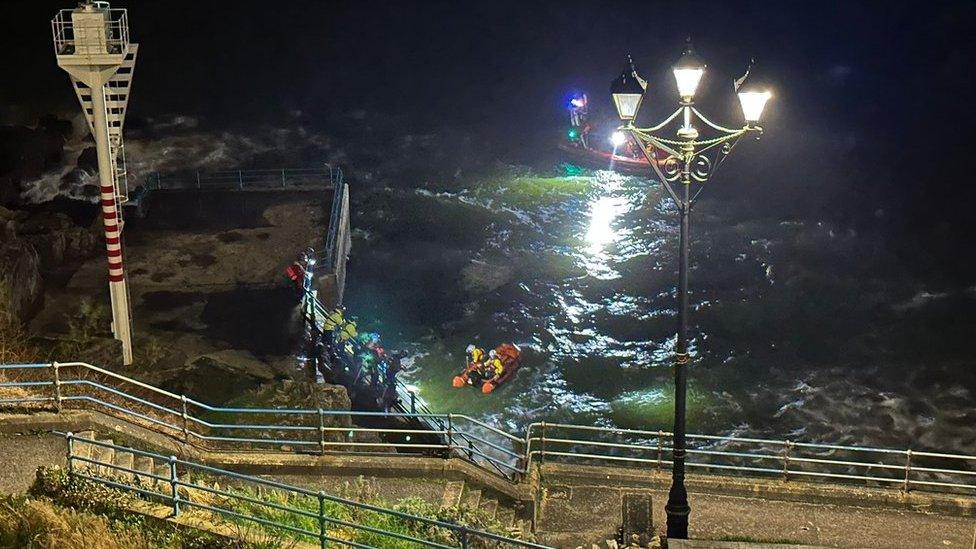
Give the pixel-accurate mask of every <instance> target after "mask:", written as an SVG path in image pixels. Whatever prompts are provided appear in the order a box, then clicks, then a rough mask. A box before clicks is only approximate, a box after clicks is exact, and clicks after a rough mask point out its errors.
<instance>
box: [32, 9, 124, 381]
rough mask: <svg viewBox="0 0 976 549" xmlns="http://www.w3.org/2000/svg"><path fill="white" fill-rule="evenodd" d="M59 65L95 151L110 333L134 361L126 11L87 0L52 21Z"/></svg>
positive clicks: (61, 12)
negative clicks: (125, 241)
mask: <svg viewBox="0 0 976 549" xmlns="http://www.w3.org/2000/svg"><path fill="white" fill-rule="evenodd" d="M51 27H52V30H53V31H54V53H55V55H56V56H57V60H58V66H60V67H61V68H62V69H64V70H65V71H67V72H68V74H69V75H70V77H71V83H72V87H73V88H74V90H75V93H76V94H77V95H78V100H79V101H80V102H81V106H82V109H83V110H84V111H85V118H86V119H87V120H88V125H89V128H90V129H91V132H92V135H93V136H94V138H95V149H96V151H97V152H98V179H99V186H100V189H101V193H100V197H101V206H102V220H103V222H104V225H105V248H106V252H107V254H108V285H109V286H108V287H109V292H110V294H111V297H112V332H113V333H114V334H115V338H116V339H118V340H120V341H121V342H122V362H123V364H132V320H131V314H130V308H129V288H128V285H127V283H126V278H125V267H124V262H123V251H122V250H123V247H122V228H123V226H124V223H123V221H122V208H121V205H122V203H123V202H125V201H126V199H127V196H126V193H127V186H126V172H125V153H124V149H123V146H122V126H123V124H124V122H125V111H126V107H127V105H128V100H129V90H130V88H131V83H132V72H133V69H134V67H135V58H136V52H137V50H138V45H136V44H132V43H130V42H129V26H128V19H127V14H126V11H125V10H121V9H111V8H110V7H109V5H108V2H98V1H86V2H83V3H82V4H81V5H79V6H78V7H77V8H75V9H72V10H61V11H60V12H58V14H57V15H56V16H55V18H54V19H53V20H52V21H51Z"/></svg>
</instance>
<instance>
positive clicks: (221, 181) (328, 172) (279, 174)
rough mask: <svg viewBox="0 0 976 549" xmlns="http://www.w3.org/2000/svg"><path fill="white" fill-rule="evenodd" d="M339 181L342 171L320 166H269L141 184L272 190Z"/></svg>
mask: <svg viewBox="0 0 976 549" xmlns="http://www.w3.org/2000/svg"><path fill="white" fill-rule="evenodd" d="M341 180H342V170H341V169H338V168H332V167H331V166H329V165H326V166H325V167H324V168H272V169H248V170H245V169H240V170H227V171H212V172H205V171H199V170H196V171H188V172H175V173H168V174H162V173H159V172H153V173H150V174H149V175H147V176H146V179H145V186H146V189H148V190H150V191H157V190H209V191H214V190H275V189H289V188H309V187H315V188H321V187H325V188H333V187H336V185H337V181H338V182H341Z"/></svg>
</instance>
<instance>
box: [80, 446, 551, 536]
mask: <svg viewBox="0 0 976 549" xmlns="http://www.w3.org/2000/svg"><path fill="white" fill-rule="evenodd" d="M65 438H66V440H67V443H68V452H67V464H68V474H69V475H70V476H73V477H78V478H84V479H87V480H90V481H93V482H97V483H100V484H104V485H107V486H110V487H113V488H117V489H120V490H127V491H133V492H136V493H138V494H141V495H143V496H147V497H149V498H157V499H159V500H162V501H164V502H167V503H168V504H169V505H170V506H171V507H172V509H173V516H174V517H178V516H179V515H180V513H181V512H182V510H183V508H185V507H195V508H199V509H203V510H206V511H210V512H212V513H215V514H219V515H224V516H230V517H234V518H238V519H241V520H248V521H252V522H256V523H258V524H262V525H264V526H268V527H271V528H280V529H283V530H287V531H290V532H292V533H295V534H298V535H301V536H307V537H311V538H315V539H318V540H319V542H320V544H321V546H322V547H325V546H326V542H327V541H334V542H339V543H341V544H344V545H351V546H354V547H367V548H368V547H369V546H367V545H363V544H359V543H357V542H354V541H348V540H343V539H340V538H336V537H333V536H330V535H329V529H328V525H330V524H332V525H339V526H343V527H346V528H351V529H354V530H359V531H364V532H369V533H373V534H378V535H381V536H385V537H389V538H393V539H397V540H402V541H408V542H411V543H417V544H420V545H423V546H426V547H437V548H445V549H452V548H453V547H455V546H452V545H444V544H442V543H437V542H434V541H431V540H428V539H423V538H419V537H414V536H410V535H405V534H401V533H399V532H393V531H390V530H386V529H383V528H377V527H373V526H368V525H365V524H360V523H357V522H352V521H350V520H344V519H341V518H339V517H335V516H329V515H327V514H326V512H325V509H326V507H325V502H329V503H333V504H339V505H342V506H345V507H347V508H356V509H360V510H364V511H370V512H374V513H380V514H383V515H387V516H391V517H395V518H397V519H400V520H404V521H408V522H415V523H421V524H424V525H426V526H428V527H434V528H440V529H443V530H447V531H449V532H451V533H452V534H453V535H454V536H455V537H456V538H457V539H458V544H459V545H458V546H459V547H462V548H464V547H467V546H468V543H469V542H470V541H472V540H476V539H478V538H484V539H487V540H492V541H498V542H502V543H506V544H509V545H513V546H516V547H528V548H538V549H548V546H545V545H540V544H537V543H532V542H529V541H525V540H520V539H515V538H510V537H506V536H502V535H499V534H494V533H491V532H486V531H484V530H478V529H474V528H468V527H467V526H465V525H463V524H456V523H451V522H444V521H442V520H438V519H434V518H429V517H423V516H419V515H412V514H409V513H403V512H401V511H396V510H393V509H387V508H384V507H379V506H377V505H371V504H368V503H362V502H359V501H355V500H351V499H348V498H343V497H340V496H335V495H330V494H326V493H325V492H323V491H318V492H313V491H311V490H307V489H304V488H300V487H297V486H292V485H289V484H285V483H282V482H277V481H274V480H269V479H266V478H261V477H255V476H250V475H244V474H241V473H235V472H233V471H228V470H226V469H220V468H217V467H212V466H209V465H204V464H202V463H197V462H193V461H188V460H183V459H180V458H177V457H176V456H163V455H160V454H156V453H153V452H147V451H145V450H138V449H135V448H129V447H126V446H120V445H117V444H114V443H111V442H105V441H101V440H96V439H89V438H79V437H76V436H75V435H73V434H72V433H70V432H69V433H66V434H65ZM77 444H89V445H92V446H98V447H100V448H106V449H110V450H112V451H113V452H128V453H131V454H133V455H136V456H140V457H145V458H150V459H152V460H153V461H154V462H155V463H161V464H167V465H169V467H168V471H169V476H168V477H163V476H160V475H156V474H154V473H152V472H143V471H138V470H136V469H134V468H131V467H125V466H122V465H118V464H116V463H114V462H112V461H100V460H97V459H93V458H88V457H85V456H83V455H78V454H76V452H75V446H76V445H77ZM76 462H81V463H83V464H90V465H95V466H97V467H96V468H95V469H94V471H93V470H92V468H88V469H87V470H86V471H85V472H82V471H79V470H77V467H76V465H75V463H76ZM181 469H182V470H183V475H180V470H181ZM102 471H106V472H108V473H103V472H102ZM189 471H199V472H202V473H205V474H207V475H210V476H213V477H217V478H219V479H229V480H231V481H236V482H246V483H249V484H251V485H257V486H263V487H268V488H272V489H274V490H277V491H280V492H284V493H287V494H289V495H290V496H304V497H307V498H310V499H312V500H313V501H314V500H317V501H318V512H316V513H313V512H310V511H307V510H305V509H299V508H296V507H292V506H288V505H279V504H276V503H274V502H270V501H265V500H262V499H260V498H253V497H249V496H247V495H245V494H244V493H240V492H231V491H228V490H222V489H220V488H219V485H220V484H223V485H229V484H231V483H230V482H223V481H221V482H219V483H216V484H214V486H212V487H211V486H207V485H206V484H202V483H199V482H193V479H192V478H190V477H189V475H188V474H187V473H188V472H189ZM116 472H122V473H125V474H129V475H138V476H145V477H148V478H152V479H155V480H158V481H160V482H163V483H165V484H167V485H168V486H169V488H170V489H169V490H168V491H167V492H168V493H164V492H163V491H156V490H152V489H147V488H144V487H141V486H135V485H132V484H129V483H124V482H119V481H118V480H117V479H118V478H120V477H122V475H118V474H116ZM180 488H191V489H193V490H200V491H203V492H206V493H209V494H213V495H217V496H223V497H225V498H233V499H237V500H243V501H247V502H248V503H251V504H254V505H259V506H263V507H267V508H270V509H274V510H276V511H281V512H284V513H290V514H294V515H298V516H301V517H306V518H312V519H317V521H318V524H319V529H318V531H317V532H313V531H311V530H306V529H304V528H297V527H294V526H291V525H289V524H285V523H283V522H279V521H275V520H271V519H267V518H262V517H257V516H253V515H248V514H244V513H239V512H237V511H234V510H232V509H227V508H225V507H221V506H219V505H220V504H221V500H220V499H215V500H214V503H213V504H212V505H208V504H204V503H200V502H195V501H193V500H192V499H190V498H189V497H186V498H184V497H183V496H182V495H181V494H180V491H179V489H180Z"/></svg>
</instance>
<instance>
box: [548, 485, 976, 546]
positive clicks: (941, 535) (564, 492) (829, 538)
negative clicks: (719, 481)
mask: <svg viewBox="0 0 976 549" xmlns="http://www.w3.org/2000/svg"><path fill="white" fill-rule="evenodd" d="M548 490H549V497H547V499H546V501H545V504H544V505H543V506H542V509H541V513H540V515H541V516H540V520H539V522H538V524H537V531H539V532H541V533H540V534H539V536H538V537H539V540H540V541H542V542H544V543H549V544H552V545H555V546H558V547H576V546H579V545H584V546H586V547H588V546H589V545H588V544H590V543H600V542H601V541H603V540H606V539H608V537H610V535H611V534H612V533H613V532H614V531H615V530H616V528H617V527H619V525H620V524H621V522H622V518H621V505H622V498H623V494H625V493H627V494H634V493H642V494H650V495H651V497H652V501H653V515H654V526H655V529H656V530H657V531H658V532H659V533H662V532H663V531H664V529H665V524H666V518H665V513H664V503H665V501H666V500H667V491H666V490H655V489H639V488H621V487H609V488H608V487H606V486H596V485H579V484H577V485H568V484H563V485H560V484H549V485H548ZM689 499H690V501H691V505H692V514H691V523H690V532H689V533H690V535H691V537H692V538H698V539H712V540H730V541H735V540H742V541H762V542H778V543H791V544H797V545H815V546H817V545H819V546H827V547H865V548H868V547H870V548H876V547H877V548H893V549H894V548H899V549H900V548H906V547H912V548H923V547H955V548H962V549H971V548H972V543H973V528H974V526H976V519H972V518H961V517H953V516H941V515H938V514H928V513H924V512H915V511H908V510H901V509H887V508H871V507H856V506H849V505H836V504H813V503H799V502H792V501H777V500H771V499H762V498H755V497H739V496H719V495H710V494H701V493H694V492H692V493H690V494H689ZM581 530H582V531H581Z"/></svg>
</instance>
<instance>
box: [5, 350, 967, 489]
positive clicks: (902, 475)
mask: <svg viewBox="0 0 976 549" xmlns="http://www.w3.org/2000/svg"><path fill="white" fill-rule="evenodd" d="M65 369H67V370H68V371H70V372H72V374H69V375H65V371H66V370H65ZM4 373H6V374H8V375H7V378H8V379H7V380H6V381H3V382H0V387H2V388H7V389H9V388H20V389H23V390H24V394H23V395H16V396H9V397H5V398H0V406H11V405H14V406H33V405H37V404H53V405H54V406H55V408H56V409H57V410H58V411H60V410H62V409H63V407H64V406H66V405H68V404H70V403H77V404H79V405H84V406H86V407H91V408H96V409H103V410H107V411H109V412H110V413H113V414H115V415H116V416H118V417H121V418H122V419H124V420H127V421H130V422H132V423H134V424H148V427H150V428H152V429H155V430H157V431H160V432H163V433H165V434H168V435H171V436H174V437H175V438H178V439H182V441H183V442H185V443H189V444H198V445H199V444H202V443H222V444H229V445H231V447H232V448H234V449H242V448H245V449H246V448H248V447H250V446H254V445H273V446H285V445H286V446H291V447H293V448H309V447H314V448H318V450H319V451H320V452H322V453H329V452H357V453H362V452H364V451H365V452H369V451H370V450H376V449H381V448H396V449H407V450H409V449H414V450H432V451H443V452H445V457H448V458H453V457H457V458H461V459H464V460H466V461H471V462H472V463H474V464H475V465H479V466H486V467H485V470H487V471H490V472H494V473H496V474H498V475H499V476H500V477H502V478H506V479H508V480H514V481H518V480H519V476H520V474H524V473H527V472H529V471H530V469H531V467H532V465H533V464H534V465H536V466H541V465H544V464H545V462H546V460H547V459H551V458H556V459H557V461H571V462H573V463H593V462H597V463H598V462H604V463H618V464H626V463H633V464H657V466H658V467H663V466H666V465H670V464H671V461H670V460H669V459H668V458H669V457H670V454H671V452H672V446H671V439H672V438H673V434H672V433H670V432H667V431H651V430H640V429H616V428H607V427H596V426H590V425H571V424H563V423H548V422H537V423H532V424H530V425H529V426H528V428H527V429H526V432H525V436H524V437H517V436H515V435H512V434H509V433H506V432H505V431H502V430H500V429H497V428H495V427H492V426H490V425H487V424H485V423H484V422H482V421H479V420H476V419H474V418H470V417H468V416H466V415H463V414H427V413H399V412H389V413H387V412H356V411H345V410H316V409H274V408H223V407H219V406H212V405H209V404H206V403H202V402H199V401H197V400H194V399H191V398H188V397H186V396H185V395H177V394H175V393H172V392H170V391H166V390H164V389H159V388H157V387H154V386H152V385H149V384H146V383H143V382H140V381H138V380H135V379H131V378H128V377H126V376H123V375H120V374H116V373H113V372H111V371H109V370H106V369H104V368H99V367H97V366H93V365H90V364H87V363H84V362H67V363H50V364H6V365H0V374H4ZM11 373H12V374H15V375H14V376H10V375H9V374H11ZM91 374H96V375H99V376H103V377H104V379H101V380H98V379H90V378H85V377H84V376H85V375H91ZM48 376H50V377H48ZM112 381H116V382H119V383H118V384H115V386H112V385H110V384H109V383H111V382H112ZM121 384H126V385H125V386H122V385H121ZM133 387H135V388H139V389H141V390H143V391H145V392H146V393H148V395H155V396H156V397H161V398H163V399H165V401H162V402H159V401H157V402H154V401H152V400H149V399H148V398H149V396H147V395H145V394H143V395H142V396H139V395H136V394H133V393H132V389H131V388H133ZM102 393H104V394H107V395H110V396H111V397H113V398H109V397H104V396H103V394H102ZM167 401H168V402H167ZM195 410H202V411H204V412H206V413H209V414H219V415H221V419H220V420H219V421H214V420H213V419H210V420H208V419H204V418H200V417H196V416H195V414H194V411H195ZM260 415H267V416H269V418H268V420H266V421H267V422H266V423H262V422H261V420H262V419H263V418H260V417H258V418H257V421H255V420H249V419H248V418H250V417H255V416H260ZM377 416H386V417H390V418H394V419H396V418H400V419H403V420H416V419H423V420H429V421H431V422H434V423H433V424H432V425H439V427H433V426H432V428H431V429H423V428H421V429H401V428H366V427H352V426H335V425H326V424H325V423H324V422H325V420H326V419H327V418H335V417H350V418H356V417H364V418H370V417H377ZM286 418H306V419H311V420H314V421H311V422H310V423H314V424H308V423H305V422H304V420H302V424H300V425H295V424H287V423H285V424H281V421H282V420H284V419H286ZM234 421H240V422H239V423H235V422H234ZM316 422H317V423H316ZM475 428H477V429H484V430H485V431H486V432H487V433H489V434H490V435H489V436H491V437H498V439H497V440H494V438H493V439H492V440H489V439H488V438H485V437H484V436H479V435H478V434H475V433H473V432H470V430H471V429H475ZM465 430H468V432H465ZM343 432H348V433H350V434H353V435H354V434H355V433H362V432H364V433H373V434H377V435H382V434H396V435H434V436H444V435H447V437H446V438H447V440H446V441H445V440H443V439H441V440H433V439H432V438H431V437H430V436H428V437H427V438H426V439H422V438H421V437H419V436H418V439H420V440H415V441H409V440H404V441H383V442H370V441H361V440H352V437H348V439H345V438H339V439H337V440H331V439H329V438H327V436H326V435H327V434H335V433H343ZM313 433H315V434H316V435H317V436H309V437H308V438H305V439H302V438H300V437H301V435H304V434H308V435H311V434H313ZM566 433H577V434H575V435H574V434H566ZM292 434H293V435H296V436H292ZM583 434H585V435H586V436H582V435H583ZM262 435H263V436H262ZM687 437H688V440H689V441H691V442H692V447H690V448H688V449H687V453H688V455H689V457H690V458H692V459H691V460H690V461H689V463H688V466H689V467H698V468H701V469H706V470H707V469H716V470H724V471H735V472H740V473H752V474H775V475H779V476H781V477H782V478H784V479H786V480H790V479H791V478H797V477H811V478H826V479H834V480H856V481H866V482H878V483H884V484H899V485H901V488H902V490H904V491H908V490H911V489H929V488H933V489H934V488H938V489H951V490H962V491H964V492H966V493H973V491H974V490H976V456H974V455H965V454H956V453H946V452H931V451H915V450H911V449H906V450H897V449H892V448H876V447H867V446H843V445H837V444H822V443H816V442H805V441H790V440H767V439H759V438H748V437H735V436H723V435H700V434H692V435H688V436H687ZM502 441H508V442H511V443H512V446H511V448H506V447H505V446H504V445H503V444H502ZM475 443H477V444H475ZM695 443H697V445H696V444H695ZM205 447H206V446H205ZM206 448H207V449H208V450H214V451H221V450H223V449H225V448H224V447H222V446H221V447H214V448H211V447H206ZM772 449H775V450H772ZM272 450H273V451H284V450H285V449H283V448H280V447H279V448H272ZM490 451H492V452H498V455H491V454H490ZM509 458H511V459H509ZM884 458H887V459H884ZM895 460H897V462H896V461H895ZM761 464H762V465H761ZM771 464H776V465H777V466H776V467H770V466H768V465H771Z"/></svg>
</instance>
